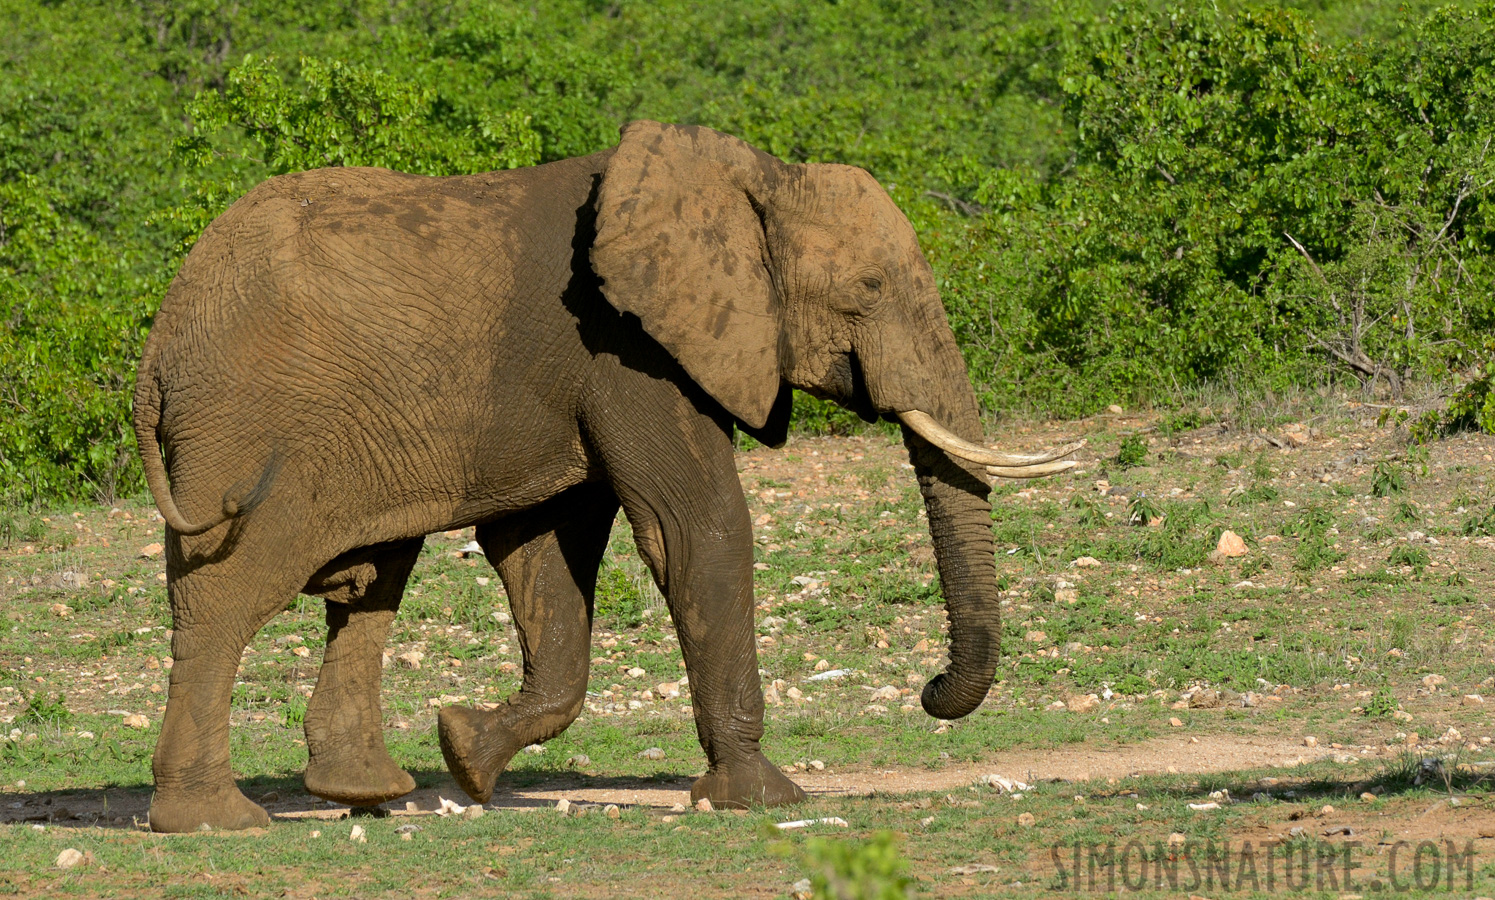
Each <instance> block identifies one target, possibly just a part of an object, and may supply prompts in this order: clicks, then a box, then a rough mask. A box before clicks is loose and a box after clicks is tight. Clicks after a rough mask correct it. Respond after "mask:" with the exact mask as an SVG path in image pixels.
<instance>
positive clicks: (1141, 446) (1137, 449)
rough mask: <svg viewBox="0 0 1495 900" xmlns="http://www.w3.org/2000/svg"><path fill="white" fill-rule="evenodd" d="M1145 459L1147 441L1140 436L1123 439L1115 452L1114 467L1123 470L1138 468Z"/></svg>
mask: <svg viewBox="0 0 1495 900" xmlns="http://www.w3.org/2000/svg"><path fill="white" fill-rule="evenodd" d="M1146 459H1147V439H1146V438H1144V437H1142V435H1140V434H1134V435H1132V436H1131V437H1129V438H1125V439H1124V440H1122V442H1121V446H1120V447H1119V448H1118V449H1117V450H1116V465H1117V466H1119V467H1121V468H1123V469H1130V468H1131V467H1132V466H1140V465H1142V463H1143V462H1144V461H1145V460H1146Z"/></svg>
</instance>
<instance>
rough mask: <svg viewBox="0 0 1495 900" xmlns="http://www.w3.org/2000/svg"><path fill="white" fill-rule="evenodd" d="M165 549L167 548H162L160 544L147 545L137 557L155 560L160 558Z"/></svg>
mask: <svg viewBox="0 0 1495 900" xmlns="http://www.w3.org/2000/svg"><path fill="white" fill-rule="evenodd" d="M165 549H166V548H165V547H162V546H161V545H160V544H146V545H145V546H144V547H141V548H140V550H139V551H138V552H137V554H136V555H137V556H139V557H140V558H141V559H155V558H157V557H159V556H160V555H161V553H162V552H163V551H164V550H165Z"/></svg>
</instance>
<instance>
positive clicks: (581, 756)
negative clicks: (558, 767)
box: [566, 753, 592, 769]
mask: <svg viewBox="0 0 1495 900" xmlns="http://www.w3.org/2000/svg"><path fill="white" fill-rule="evenodd" d="M591 764H592V758H591V757H590V756H587V755H586V754H585V753H578V754H576V755H575V756H573V757H571V758H570V759H568V760H566V765H568V766H570V767H571V768H573V769H584V768H586V767H587V766H589V765H591Z"/></svg>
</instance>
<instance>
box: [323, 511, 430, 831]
mask: <svg viewBox="0 0 1495 900" xmlns="http://www.w3.org/2000/svg"><path fill="white" fill-rule="evenodd" d="M420 548H421V539H420V538H416V539H414V540H409V541H399V542H395V543H390V544H380V545H378V546H375V547H368V548H365V549H364V550H360V551H355V552H354V553H352V554H345V555H344V556H342V557H339V558H338V559H336V560H334V561H333V562H332V563H329V564H328V566H327V567H325V568H324V570H323V571H322V572H318V573H317V575H315V576H313V577H312V583H311V584H308V585H307V590H308V591H309V592H313V593H319V594H322V595H323V596H325V597H326V598H327V599H328V603H327V650H326V652H325V653H324V654H323V657H322V671H321V673H320V675H319V676H318V678H317V687H316V690H315V691H313V692H312V695H311V702H310V703H308V704H307V707H306V749H307V752H308V755H309V757H310V758H309V759H308V761H307V764H306V789H307V790H308V791H309V792H311V793H313V794H315V795H317V796H318V797H322V798H325V799H327V800H334V801H336V802H338V803H347V804H348V805H350V806H373V805H375V804H378V803H383V802H385V801H386V800H393V799H394V798H396V797H401V796H404V795H405V794H408V793H410V792H411V791H413V790H415V780H414V779H412V778H411V777H410V775H409V774H408V773H407V772H406V771H405V770H404V769H401V768H400V767H399V766H398V765H396V764H395V761H394V760H393V759H391V758H390V756H389V750H388V749H387V748H386V747H385V745H384V714H383V710H382V709H381V707H380V705H379V681H380V678H381V677H382V675H383V671H382V669H383V665H382V663H383V650H384V643H385V640H386V639H387V638H388V637H389V628H390V625H391V623H393V622H394V617H395V613H396V612H398V611H399V608H400V597H401V596H402V595H403V594H404V592H405V582H406V581H407V580H408V579H409V577H410V570H411V569H412V568H414V566H415V561H416V559H417V558H419V556H420ZM319 576H321V577H319Z"/></svg>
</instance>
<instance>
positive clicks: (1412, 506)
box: [1391, 500, 1422, 525]
mask: <svg viewBox="0 0 1495 900" xmlns="http://www.w3.org/2000/svg"><path fill="white" fill-rule="evenodd" d="M1391 520H1392V521H1393V522H1399V523H1401V524H1404V525H1417V524H1420V523H1421V522H1422V510H1421V509H1420V508H1419V507H1418V506H1417V504H1416V503H1413V502H1412V501H1411V500H1403V501H1401V502H1400V503H1398V504H1397V505H1396V511H1395V512H1393V513H1392V514H1391Z"/></svg>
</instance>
